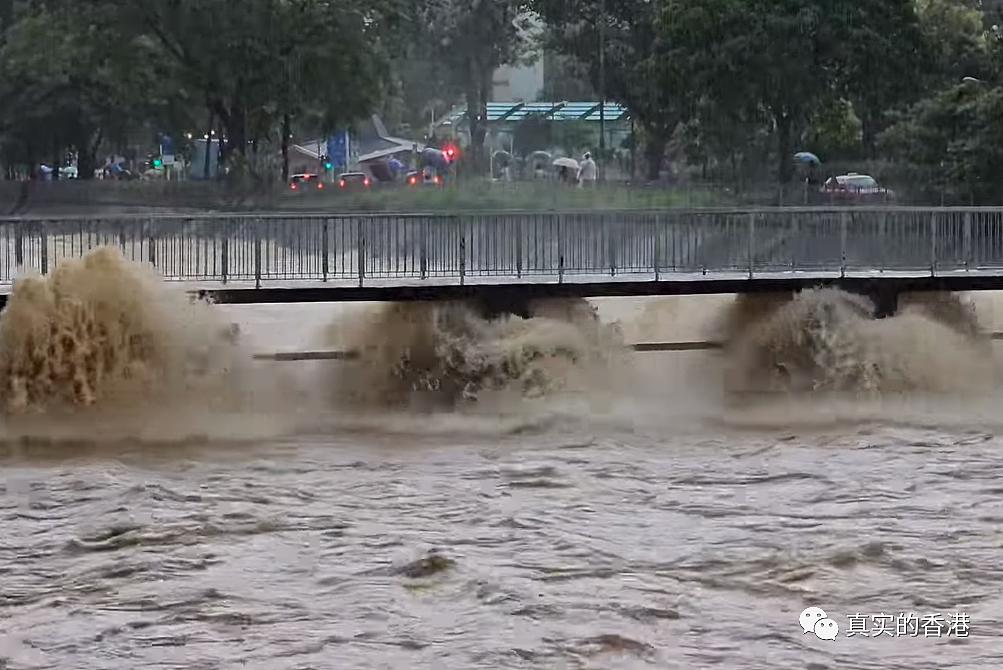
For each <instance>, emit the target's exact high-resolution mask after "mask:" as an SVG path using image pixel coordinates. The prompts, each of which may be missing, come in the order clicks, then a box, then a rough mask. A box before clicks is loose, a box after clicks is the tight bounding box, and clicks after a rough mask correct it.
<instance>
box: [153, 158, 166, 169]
mask: <svg viewBox="0 0 1003 670" xmlns="http://www.w3.org/2000/svg"><path fill="white" fill-rule="evenodd" d="M163 164H164V161H162V160H160V159H159V158H154V159H153V167H155V168H158V167H160V166H161V165H163Z"/></svg>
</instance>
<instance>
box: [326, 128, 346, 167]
mask: <svg viewBox="0 0 1003 670" xmlns="http://www.w3.org/2000/svg"><path fill="white" fill-rule="evenodd" d="M327 157H328V158H330V159H331V163H333V164H334V166H335V167H341V168H343V167H347V166H348V131H347V130H339V131H338V132H336V133H335V134H334V135H331V137H330V138H328V140H327Z"/></svg>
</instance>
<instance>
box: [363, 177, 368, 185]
mask: <svg viewBox="0 0 1003 670" xmlns="http://www.w3.org/2000/svg"><path fill="white" fill-rule="evenodd" d="M362 185H363V186H369V179H368V178H366V179H363V180H362Z"/></svg>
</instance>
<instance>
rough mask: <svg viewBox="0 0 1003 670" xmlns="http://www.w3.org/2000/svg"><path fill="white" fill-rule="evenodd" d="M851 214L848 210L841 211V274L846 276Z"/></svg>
mask: <svg viewBox="0 0 1003 670" xmlns="http://www.w3.org/2000/svg"><path fill="white" fill-rule="evenodd" d="M848 219H849V215H848V214H847V213H846V210H843V211H842V212H840V213H839V276H840V278H842V277H845V276H846V236H847V231H848V228H849V220H848Z"/></svg>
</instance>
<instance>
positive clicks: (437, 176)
mask: <svg viewBox="0 0 1003 670" xmlns="http://www.w3.org/2000/svg"><path fill="white" fill-rule="evenodd" d="M432 181H434V182H435V183H436V184H438V183H439V175H435V176H434V177H432Z"/></svg>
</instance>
